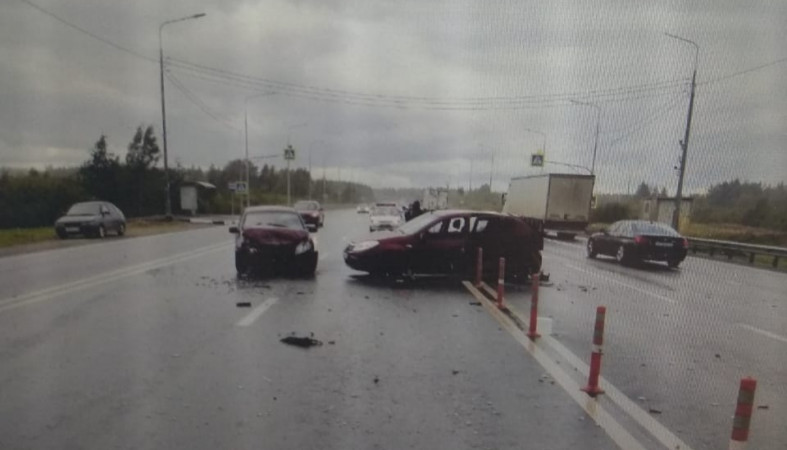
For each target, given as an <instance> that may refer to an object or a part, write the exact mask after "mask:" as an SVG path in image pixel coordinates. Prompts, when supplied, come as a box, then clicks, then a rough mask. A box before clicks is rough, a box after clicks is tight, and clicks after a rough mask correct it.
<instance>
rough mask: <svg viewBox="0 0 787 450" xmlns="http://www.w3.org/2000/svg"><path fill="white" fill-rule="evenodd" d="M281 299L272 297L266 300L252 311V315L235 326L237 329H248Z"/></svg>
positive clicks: (248, 315) (247, 315)
mask: <svg viewBox="0 0 787 450" xmlns="http://www.w3.org/2000/svg"><path fill="white" fill-rule="evenodd" d="M278 301H279V299H278V298H276V297H271V298H269V299H266V300H265V301H264V302H262V303H260V304H259V305H257V307H256V308H254V309H253V310H251V312H250V313H248V314H246V317H244V318H243V319H241V320H240V321H238V323H236V324H235V326H236V327H248V326H249V325H251V324H253V323H254V322H255V321H256V320H257V319H259V318H260V317H261V316H262V315H263V314H265V311H267V310H268V309H269V308H270V307H271V306H273V305H274V304H275V303H276V302H278Z"/></svg>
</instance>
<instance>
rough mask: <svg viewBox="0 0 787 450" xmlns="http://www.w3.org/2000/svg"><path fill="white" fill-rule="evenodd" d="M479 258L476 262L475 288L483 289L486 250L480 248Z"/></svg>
mask: <svg viewBox="0 0 787 450" xmlns="http://www.w3.org/2000/svg"><path fill="white" fill-rule="evenodd" d="M477 255H478V256H477V257H476V260H475V287H481V283H482V282H483V281H484V279H483V276H484V249H483V248H482V247H478V252H477Z"/></svg>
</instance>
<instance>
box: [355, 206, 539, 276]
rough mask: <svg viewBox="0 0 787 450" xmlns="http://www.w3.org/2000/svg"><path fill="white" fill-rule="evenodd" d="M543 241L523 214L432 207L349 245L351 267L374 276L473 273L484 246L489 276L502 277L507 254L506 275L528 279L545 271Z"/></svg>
mask: <svg viewBox="0 0 787 450" xmlns="http://www.w3.org/2000/svg"><path fill="white" fill-rule="evenodd" d="M543 246H544V241H543V237H542V236H541V233H539V232H537V231H534V230H533V229H532V228H531V227H530V226H529V225H528V224H526V223H525V222H524V221H522V220H521V219H519V218H517V217H514V216H509V215H504V214H500V213H495V212H481V211H458V210H454V211H433V212H429V213H426V214H423V215H421V216H418V217H417V218H415V219H413V220H411V221H410V222H407V223H405V224H403V225H401V226H399V227H398V228H396V229H394V230H392V231H383V232H376V233H371V234H369V235H367V236H365V237H363V238H360V239H356V240H354V241H353V242H352V243H350V245H348V246H347V248H346V249H345V250H344V262H345V263H346V264H347V265H348V266H350V268H352V269H355V270H359V271H363V272H368V273H370V274H372V275H400V274H411V275H415V274H454V275H460V276H466V277H470V276H472V274H473V273H474V270H475V265H476V257H477V256H476V255H477V251H478V248H479V247H481V248H483V270H484V275H485V277H486V278H489V277H495V278H496V277H497V273H498V260H499V258H501V257H504V258H506V279H507V280H512V281H515V280H525V279H528V278H529V276H530V275H531V274H533V273H538V272H539V271H540V270H541V250H542V249H543Z"/></svg>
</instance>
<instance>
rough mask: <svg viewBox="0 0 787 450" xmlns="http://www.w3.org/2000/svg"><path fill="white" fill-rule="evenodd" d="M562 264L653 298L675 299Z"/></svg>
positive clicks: (670, 300)
mask: <svg viewBox="0 0 787 450" xmlns="http://www.w3.org/2000/svg"><path fill="white" fill-rule="evenodd" d="M563 265H564V266H565V267H568V268H570V269H574V270H576V271H578V272H582V273H586V274H588V275H592V276H594V277H599V278H603V279H605V280H607V281H609V282H610V283H615V284H617V285H620V286H623V287H625V288H628V289H631V290H633V291H637V292H639V293H641V294H645V295H649V296H651V297H653V298H657V299H659V300H663V301H665V302H667V303H671V304H675V300H673V299H671V298H669V297H665V296H663V295H661V294H656V293H655V292H651V291H648V290H646V289H642V288H638V287H636V286H634V285H631V284H628V283H624V282H622V281H618V280H616V279H614V278H612V277H608V276H606V275H602V274H600V273H596V272H592V271H590V270H585V269H583V268H581V267H577V266H575V265H573V264H563Z"/></svg>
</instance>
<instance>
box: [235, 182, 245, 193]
mask: <svg viewBox="0 0 787 450" xmlns="http://www.w3.org/2000/svg"><path fill="white" fill-rule="evenodd" d="M235 192H237V193H238V194H245V193H246V182H245V181H236V182H235Z"/></svg>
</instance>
